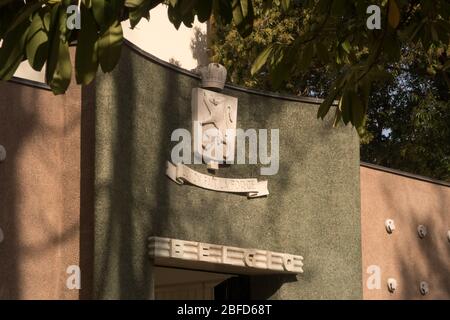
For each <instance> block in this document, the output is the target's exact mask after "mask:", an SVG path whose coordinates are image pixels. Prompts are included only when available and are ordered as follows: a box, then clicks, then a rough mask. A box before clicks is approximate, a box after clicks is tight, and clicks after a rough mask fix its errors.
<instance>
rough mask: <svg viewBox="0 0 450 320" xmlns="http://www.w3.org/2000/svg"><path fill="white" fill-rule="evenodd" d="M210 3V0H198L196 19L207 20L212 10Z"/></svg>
mask: <svg viewBox="0 0 450 320" xmlns="http://www.w3.org/2000/svg"><path fill="white" fill-rule="evenodd" d="M212 4H213V2H212V1H211V0H199V1H198V4H197V9H196V12H197V17H198V21H200V22H202V23H203V22H206V21H208V19H209V17H210V16H211V12H212Z"/></svg>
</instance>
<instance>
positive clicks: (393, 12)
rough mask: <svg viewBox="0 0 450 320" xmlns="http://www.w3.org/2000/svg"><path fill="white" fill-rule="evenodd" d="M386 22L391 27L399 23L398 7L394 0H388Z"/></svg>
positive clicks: (394, 27) (395, 26)
mask: <svg viewBox="0 0 450 320" xmlns="http://www.w3.org/2000/svg"><path fill="white" fill-rule="evenodd" d="M388 22H389V25H390V26H391V27H392V28H393V29H396V28H397V27H398V25H399V23H400V9H399V8H398V5H397V2H396V0H389V11H388Z"/></svg>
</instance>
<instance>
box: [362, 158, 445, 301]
mask: <svg viewBox="0 0 450 320" xmlns="http://www.w3.org/2000/svg"><path fill="white" fill-rule="evenodd" d="M386 219H392V220H394V223H395V230H394V231H393V232H392V234H388V233H387V231H386V228H385V225H384V223H385V220H386ZM419 225H424V226H426V228H427V235H426V236H425V237H424V238H423V239H421V238H419V235H418V232H417V227H418V226H419ZM361 229H362V230H361V231H362V254H363V275H364V277H363V283H364V299H394V300H397V299H417V300H422V299H423V300H428V299H450V240H449V239H448V238H447V232H448V231H449V230H450V187H448V186H445V185H439V184H436V183H431V182H426V181H421V180H419V179H413V178H408V177H404V176H401V175H398V174H393V173H388V172H384V171H380V170H375V169H372V168H366V167H361ZM371 266H377V267H379V271H380V277H381V282H380V286H379V288H376V287H375V288H374V287H373V283H372V287H371V286H367V282H368V281H369V282H370V278H371V276H372V275H373V271H371V270H373V269H372V268H373V267H372V268H369V267H371ZM368 268H369V270H368ZM367 271H369V272H367ZM370 271H371V272H370ZM388 278H394V279H396V280H397V286H398V288H397V290H396V291H395V292H394V293H390V292H389V291H388V289H387V280H388ZM372 279H374V278H373V277H372ZM421 281H426V282H427V283H428V284H429V293H428V294H427V295H425V296H424V295H422V294H421V293H420V291H419V284H420V282H421Z"/></svg>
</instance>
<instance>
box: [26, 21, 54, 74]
mask: <svg viewBox="0 0 450 320" xmlns="http://www.w3.org/2000/svg"><path fill="white" fill-rule="evenodd" d="M49 20H50V12H45V13H37V14H35V15H34V17H33V20H32V22H31V25H30V29H29V32H28V39H27V45H26V54H27V59H28V63H29V64H30V66H31V67H32V68H33V69H34V70H37V71H41V69H42V67H43V66H44V64H45V61H46V60H47V54H48V22H47V23H46V22H45V21H49ZM46 25H47V26H46Z"/></svg>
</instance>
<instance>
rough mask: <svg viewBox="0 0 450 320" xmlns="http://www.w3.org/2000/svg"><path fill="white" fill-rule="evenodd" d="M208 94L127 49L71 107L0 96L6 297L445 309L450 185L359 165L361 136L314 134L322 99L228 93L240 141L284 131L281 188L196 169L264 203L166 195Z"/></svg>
mask: <svg viewBox="0 0 450 320" xmlns="http://www.w3.org/2000/svg"><path fill="white" fill-rule="evenodd" d="M198 87H201V82H200V77H199V76H198V75H197V74H194V73H191V72H188V71H185V70H183V69H180V68H177V67H175V66H173V65H170V64H168V63H166V62H164V61H161V60H159V59H158V58H156V57H154V56H151V55H149V54H147V53H145V52H144V51H142V50H141V49H139V48H138V47H136V46H134V45H133V44H131V43H129V42H127V43H126V45H125V47H124V49H123V52H122V58H121V61H120V63H119V65H118V66H117V68H116V69H115V70H114V72H113V73H111V74H107V75H104V74H99V75H98V77H97V79H96V81H95V83H94V84H92V85H90V86H88V87H83V88H80V87H76V86H72V87H71V88H70V89H69V91H68V93H67V94H66V95H64V96H57V97H55V96H53V94H52V93H51V92H50V91H49V90H48V89H47V88H46V87H45V86H43V85H40V84H37V83H34V82H30V81H23V80H18V79H15V80H14V81H10V82H7V83H1V84H0V90H1V92H2V95H1V98H0V110H1V113H0V114H1V115H2V116H1V118H0V145H2V146H3V147H4V148H5V151H6V158H5V159H4V161H2V162H1V163H0V203H1V204H2V206H1V210H0V228H1V237H0V239H1V241H0V256H1V257H2V261H5V263H2V264H1V266H0V277H1V278H0V298H2V299H36V298H37V299H79V298H81V299H131V298H137V299H171V298H182V299H232V298H249V299H449V298H450V272H449V271H450V267H449V266H450V238H449V237H450V235H449V230H450V212H449V208H450V206H449V204H450V188H449V184H448V183H444V182H439V181H432V180H428V179H426V178H423V177H417V176H413V175H408V174H405V173H401V172H397V171H392V170H389V169H386V168H380V167H376V166H371V165H366V164H360V161H359V140H358V136H357V133H356V132H355V130H354V129H352V128H350V127H339V128H333V127H332V123H331V119H325V120H324V121H319V120H317V119H316V112H317V108H318V106H319V104H320V101H318V100H315V99H307V98H299V97H288V96H278V95H275V94H271V93H265V92H257V91H252V90H247V89H244V88H240V87H235V86H231V85H227V86H226V87H225V89H224V91H223V94H225V95H227V96H231V97H235V98H237V100H238V105H237V127H238V128H243V129H249V128H254V129H257V130H259V129H268V130H269V129H278V130H279V169H278V173H277V174H275V175H271V176H261V175H260V169H261V167H262V166H263V165H262V164H244V165H230V166H225V167H221V168H220V170H219V171H218V172H216V173H215V174H211V172H210V171H208V169H207V167H206V165H203V164H197V165H193V166H189V167H190V168H191V169H193V170H196V172H197V173H198V174H199V175H201V177H203V176H204V175H206V176H214V177H219V178H224V179H244V178H245V179H257V180H264V181H267V186H268V190H269V192H270V194H269V195H268V196H265V197H260V198H255V199H249V198H248V197H246V196H245V195H242V194H237V193H236V192H231V193H230V192H215V191H211V190H206V189H204V188H199V187H197V186H195V185H192V184H189V183H187V184H184V185H179V184H177V183H175V182H174V181H172V180H171V179H170V178H169V177H168V176H167V174H166V166H167V162H168V161H169V160H170V159H171V151H172V150H173V148H174V146H175V145H176V141H171V140H172V139H171V135H172V133H173V132H174V130H176V129H179V128H185V129H186V130H187V131H191V130H192V111H191V98H192V89H193V88H198ZM248 156H249V155H248V154H247V158H248ZM188 182H189V181H188ZM424 228H425V229H424ZM424 230H425V231H424ZM206 252H207V254H206ZM300 257H301V258H302V259H300ZM394 280H395V281H394ZM394 282H395V283H394ZM388 284H389V285H388ZM425 284H426V288H425ZM425 289H426V290H425Z"/></svg>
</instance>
